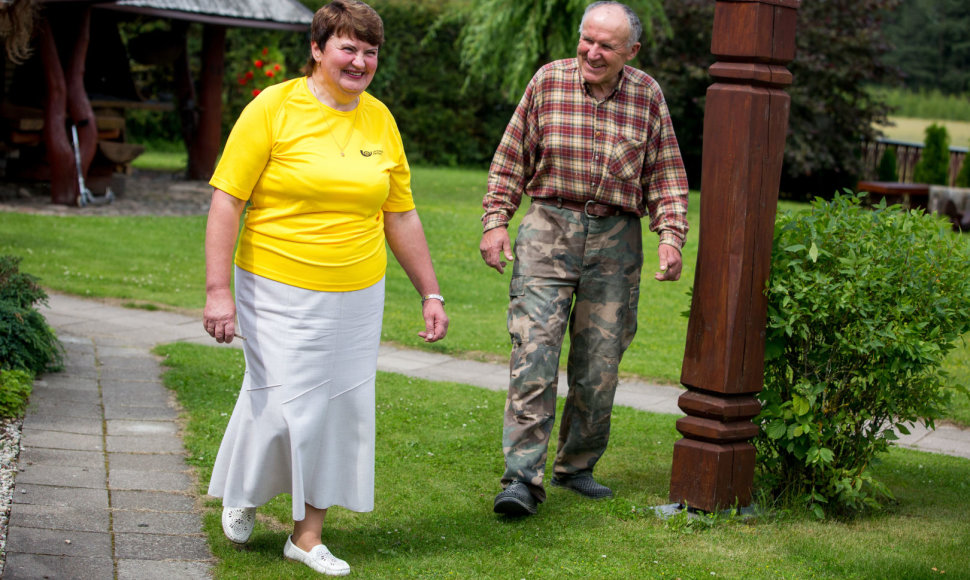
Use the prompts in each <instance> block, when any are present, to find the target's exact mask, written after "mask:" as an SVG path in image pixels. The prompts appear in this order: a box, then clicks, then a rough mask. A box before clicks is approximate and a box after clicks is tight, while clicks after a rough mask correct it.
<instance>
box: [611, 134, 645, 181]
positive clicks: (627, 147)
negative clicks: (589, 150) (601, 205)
mask: <svg viewBox="0 0 970 580" xmlns="http://www.w3.org/2000/svg"><path fill="white" fill-rule="evenodd" d="M645 143H646V142H645V141H637V140H635V139H627V138H626V137H617V138H616V140H615V141H613V147H612V151H610V165H609V168H610V173H611V174H613V177H616V178H617V179H619V180H621V181H630V180H632V179H636V178H638V177H640V170H641V169H642V168H643V155H644V153H645V151H646V147H645Z"/></svg>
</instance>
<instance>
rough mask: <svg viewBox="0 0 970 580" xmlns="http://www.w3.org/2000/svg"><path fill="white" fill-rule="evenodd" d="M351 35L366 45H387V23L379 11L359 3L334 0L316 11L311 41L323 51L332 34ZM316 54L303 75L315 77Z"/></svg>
mask: <svg viewBox="0 0 970 580" xmlns="http://www.w3.org/2000/svg"><path fill="white" fill-rule="evenodd" d="M335 34H336V35H338V36H351V37H354V38H356V39H357V40H362V41H364V42H366V43H367V44H373V45H374V46H378V47H380V46H381V45H383V44H384V21H382V20H381V17H380V15H379V14H377V12H376V11H375V10H374V9H373V8H371V7H370V6H368V5H367V4H364V3H363V2H360V0H333V2H330V3H329V4H327V5H325V6H323V7H322V8H320V9H319V10H317V12H316V14H314V15H313V24H311V25H310V40H311V41H312V42H316V43H317V46H318V47H319V48H320V50H321V51H323V49H324V47H325V45H326V44H327V41H328V40H330V37H331V36H333V35H335ZM316 64H317V63H316V61H315V60H313V53H311V54H310V57H309V59H307V63H306V66H304V67H303V74H305V75H308V76H309V75H311V74H313V69H314V67H316Z"/></svg>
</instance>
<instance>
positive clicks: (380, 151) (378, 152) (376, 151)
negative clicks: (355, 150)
mask: <svg viewBox="0 0 970 580" xmlns="http://www.w3.org/2000/svg"><path fill="white" fill-rule="evenodd" d="M360 154H361V155H363V156H364V157H370V156H371V155H383V154H384V150H383V149H374V150H373V151H364V150H363V149H361V150H360Z"/></svg>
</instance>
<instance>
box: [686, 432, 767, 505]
mask: <svg viewBox="0 0 970 580" xmlns="http://www.w3.org/2000/svg"><path fill="white" fill-rule="evenodd" d="M754 462H755V449H754V446H753V445H751V444H750V443H726V444H722V443H708V442H706V441H695V440H693V439H681V440H680V441H678V442H677V443H674V464H673V472H672V473H671V476H670V501H672V502H675V503H680V504H683V505H685V507H689V508H696V509H699V510H703V511H706V512H715V511H718V510H722V509H727V508H730V507H733V506H735V505H738V506H739V507H747V506H748V505H750V504H751V486H752V483H753V476H754Z"/></svg>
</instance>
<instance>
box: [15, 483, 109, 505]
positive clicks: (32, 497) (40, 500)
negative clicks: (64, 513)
mask: <svg viewBox="0 0 970 580" xmlns="http://www.w3.org/2000/svg"><path fill="white" fill-rule="evenodd" d="M12 501H13V504H14V505H15V506H16V505H17V504H22V503H26V504H32V505H46V506H54V507H77V508H88V509H108V490H107V489H105V488H102V489H91V488H81V487H61V486H53V485H37V484H33V483H21V482H19V481H18V482H17V485H15V486H14V489H13V498H12ZM14 509H16V508H15V507H11V511H12V510H14Z"/></svg>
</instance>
